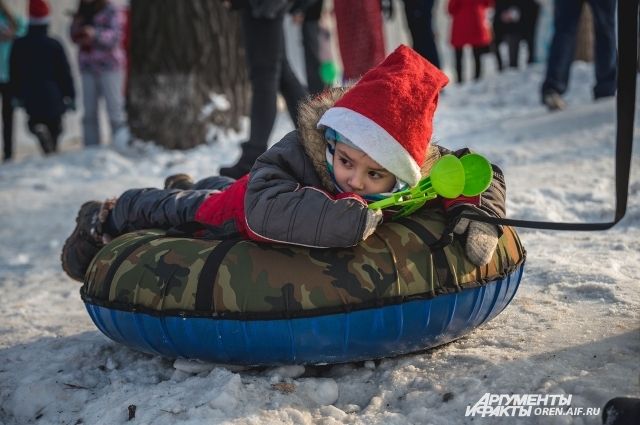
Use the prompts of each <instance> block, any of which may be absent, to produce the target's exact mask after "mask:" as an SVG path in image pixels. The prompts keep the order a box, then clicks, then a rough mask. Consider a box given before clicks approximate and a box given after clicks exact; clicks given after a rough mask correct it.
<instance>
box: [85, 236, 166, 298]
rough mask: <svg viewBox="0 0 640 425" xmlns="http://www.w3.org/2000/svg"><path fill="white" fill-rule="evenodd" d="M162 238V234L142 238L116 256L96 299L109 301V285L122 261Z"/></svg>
mask: <svg viewBox="0 0 640 425" xmlns="http://www.w3.org/2000/svg"><path fill="white" fill-rule="evenodd" d="M164 237H165V236H164V234H162V235H147V236H144V237H142V238H140V239H139V240H137V241H136V242H135V243H133V244H131V245H129V246H128V247H127V248H126V249H125V250H124V251H122V252H121V253H120V254H118V256H117V257H116V259H115V260H114V261H113V263H111V265H110V266H109V268H108V269H107V274H106V276H105V278H104V280H103V281H102V288H101V290H100V293H98V294H97V297H98V299H101V300H108V299H109V294H110V293H111V285H112V283H113V277H114V276H115V275H116V272H117V271H118V269H119V268H120V266H121V265H122V263H124V261H125V260H126V259H128V258H129V256H130V255H131V254H133V252H134V251H135V250H136V249H138V248H140V247H141V246H142V245H145V244H146V243H149V242H151V241H153V240H156V239H162V238H164Z"/></svg>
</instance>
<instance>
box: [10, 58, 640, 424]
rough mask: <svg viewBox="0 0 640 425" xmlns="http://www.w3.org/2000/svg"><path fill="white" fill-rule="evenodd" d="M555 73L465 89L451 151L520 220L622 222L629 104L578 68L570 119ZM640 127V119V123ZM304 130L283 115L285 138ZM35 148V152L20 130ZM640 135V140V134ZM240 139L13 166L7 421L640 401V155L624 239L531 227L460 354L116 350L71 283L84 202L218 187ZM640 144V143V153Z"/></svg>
mask: <svg viewBox="0 0 640 425" xmlns="http://www.w3.org/2000/svg"><path fill="white" fill-rule="evenodd" d="M542 71H543V69H542V67H541V66H536V67H534V68H533V69H529V70H527V71H525V72H520V73H516V72H513V71H512V72H509V73H506V74H504V75H502V76H500V77H498V76H494V77H490V78H488V79H486V80H484V81H482V82H480V83H475V84H467V85H465V86H451V87H449V88H447V89H446V91H445V94H444V96H443V97H442V99H441V106H440V109H439V112H438V114H437V116H436V125H435V128H436V132H435V137H436V139H437V140H438V141H439V142H440V143H441V144H443V145H445V146H448V147H452V148H455V147H460V146H464V145H468V146H471V147H473V148H475V149H476V150H478V151H480V152H482V153H484V154H486V155H487V156H488V157H490V158H491V159H493V160H494V162H496V163H498V164H499V165H501V166H502V167H503V168H504V170H505V173H506V178H507V184H508V188H509V193H508V213H509V215H510V216H511V217H514V218H524V219H535V220H556V221H605V220H609V219H610V218H611V217H612V214H613V195H612V190H613V151H614V150H613V148H614V135H615V124H614V109H615V104H614V102H613V100H607V101H603V102H597V103H593V102H592V101H591V99H590V89H589V87H590V85H591V84H592V75H593V71H592V68H591V67H590V66H586V65H584V64H582V65H580V64H578V66H576V67H574V73H573V78H572V87H571V92H570V95H569V96H568V102H569V109H568V110H567V111H565V112H560V113H555V114H549V113H547V112H546V110H544V109H543V108H542V107H541V106H540V105H539V102H538V87H539V84H540V80H541V78H542ZM636 121H637V118H636ZM290 128H291V123H290V122H289V121H288V120H287V118H285V117H284V116H281V117H279V121H278V123H277V128H276V130H275V132H274V137H273V138H274V139H276V138H277V137H279V136H281V135H282V134H284V133H285V132H286V131H288V130H289V129H290ZM18 138H19V141H18V143H19V146H20V147H24V146H25V145H28V144H30V143H33V142H32V141H31V140H27V139H26V136H25V135H24V133H20V134H19V137H18ZM636 139H637V137H636ZM239 140H241V135H234V134H230V135H227V136H225V137H222V138H221V140H220V141H219V142H218V143H217V144H214V145H210V146H202V147H199V148H197V149H194V150H192V151H189V152H166V151H162V150H160V149H158V148H152V147H138V148H136V149H132V150H131V151H130V152H127V153H126V154H125V155H122V154H120V153H117V152H115V151H113V150H110V149H109V148H101V149H93V150H85V151H81V150H78V149H76V148H74V147H73V146H72V145H69V146H66V147H64V151H63V153H61V154H59V155H57V156H54V157H50V158H40V157H39V156H38V155H32V156H29V155H25V156H23V157H22V158H21V160H20V161H18V162H17V163H14V164H8V165H1V166H0V221H1V223H2V226H0V240H1V241H3V242H2V243H0V294H2V295H1V299H2V302H1V303H0V424H6V425H13V424H25V423H38V424H81V423H84V424H119V423H125V422H127V420H128V412H129V410H128V406H130V405H135V406H136V408H137V409H136V411H135V421H132V422H131V423H139V424H154V425H157V424H176V423H179V424H203V423H207V424H217V423H228V424H257V423H285V424H312V423H313V424H315V423H318V424H339V423H353V424H381V425H382V424H384V425H387V424H407V423H414V424H427V423H431V424H453V423H527V424H528V423H544V424H547V423H552V424H571V423H575V424H596V423H599V421H600V418H599V417H598V416H593V415H592V416H584V415H581V416H542V415H538V416H535V415H534V416H532V417H530V418H509V419H502V420H499V419H495V418H484V419H483V418H480V417H478V416H476V417H475V418H472V417H465V411H466V408H467V406H473V405H474V404H475V403H476V402H477V401H478V400H479V399H480V398H481V397H482V396H483V395H484V394H485V393H492V394H516V395H519V394H540V395H541V396H544V395H555V394H565V395H572V401H571V405H572V407H582V408H585V409H586V408H590V407H593V408H599V407H602V406H603V405H604V403H605V402H606V401H607V400H608V399H610V398H612V397H614V396H621V395H633V396H639V395H640V382H639V367H638V364H639V363H638V358H639V355H640V332H639V328H640V320H639V311H640V310H639V306H640V295H639V291H638V282H637V281H638V278H639V277H640V228H639V224H640V201H639V199H640V198H639V197H638V195H639V192H640V174H639V172H640V168H639V165H640V160H639V159H640V157H639V155H638V152H637V151H638V149H637V143H636V152H635V153H634V157H633V165H632V177H631V186H630V189H629V192H630V200H629V210H628V212H627V216H626V218H625V219H624V220H623V222H622V223H620V224H618V225H617V226H616V227H615V228H614V229H613V230H610V231H607V232H591V233H578V232H563V233H561V232H551V231H532V230H521V231H520V235H521V237H522V239H523V242H524V244H525V247H526V248H527V250H528V262H527V267H526V271H525V275H524V277H523V281H522V284H521V289H520V290H519V292H518V294H517V295H516V297H515V299H514V300H513V302H512V303H511V305H510V306H508V307H507V309H506V310H505V311H504V312H503V313H502V314H501V315H499V316H498V317H497V318H496V319H495V320H493V321H492V322H490V323H488V324H487V325H486V326H484V327H482V328H480V329H477V330H476V331H474V332H472V333H471V334H469V335H468V336H466V337H464V338H462V339H460V340H458V341H456V342H453V343H450V344H448V345H446V346H443V347H440V348H436V349H432V350H428V351H424V352H420V353H415V354H412V355H407V356H402V357H398V358H390V359H384V360H381V361H376V362H366V363H364V364H363V363H358V364H345V365H338V366H323V367H302V366H295V367H284V368H278V369H249V370H238V369H234V368H232V367H223V366H216V365H212V364H201V363H196V362H188V361H184V360H179V361H174V360H171V359H164V358H160V357H154V356H151V355H147V354H143V353H138V352H135V351H132V350H130V349H128V348H125V347H123V346H121V345H118V344H116V343H114V342H112V341H110V340H108V339H107V338H106V337H104V336H103V335H102V334H101V333H100V332H99V331H98V330H97V329H96V328H95V327H94V326H93V324H92V322H91V320H90V319H89V317H88V315H87V314H86V312H85V310H84V307H83V305H82V302H81V300H80V297H79V294H78V289H79V285H78V284H77V283H76V282H74V281H71V280H70V279H69V278H67V277H66V276H65V274H64V273H63V272H62V270H61V268H60V264H59V253H60V249H61V246H62V243H63V242H64V239H65V238H66V237H67V235H68V234H69V233H70V232H71V230H72V228H73V225H74V223H73V220H74V217H75V214H76V211H77V208H78V207H79V205H80V204H81V203H82V202H84V201H85V200H87V199H91V198H95V199H103V198H106V197H108V196H113V195H117V194H119V193H120V192H122V191H123V190H125V189H127V188H130V187H141V186H159V185H161V184H162V181H163V179H164V177H166V176H167V175H169V174H173V173H176V172H189V173H191V174H193V175H194V176H196V177H203V176H206V175H209V174H213V173H216V171H217V170H218V167H219V166H220V165H224V164H227V163H230V162H233V160H234V159H235V157H236V156H237V155H238V153H239V152H238V149H237V143H238V142H239ZM636 142H637V140H636Z"/></svg>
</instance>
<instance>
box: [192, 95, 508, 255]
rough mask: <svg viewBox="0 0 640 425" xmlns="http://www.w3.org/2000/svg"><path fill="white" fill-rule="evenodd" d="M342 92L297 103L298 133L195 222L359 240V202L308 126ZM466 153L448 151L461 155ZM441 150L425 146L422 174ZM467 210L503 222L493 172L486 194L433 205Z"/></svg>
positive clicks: (500, 182) (269, 237) (311, 242)
mask: <svg viewBox="0 0 640 425" xmlns="http://www.w3.org/2000/svg"><path fill="white" fill-rule="evenodd" d="M343 93H344V91H343V90H342V89H334V90H333V91H331V92H325V95H323V96H319V97H316V98H313V99H311V100H309V101H307V102H305V103H303V104H302V105H301V108H300V114H299V130H297V131H293V132H291V133H289V134H288V135H286V136H285V137H284V138H283V139H282V140H281V141H280V142H278V143H277V144H275V145H274V146H273V147H271V148H270V149H269V150H267V151H266V152H265V153H264V154H263V155H261V156H260V157H259V158H258V160H257V161H256V163H255V165H254V166H253V169H252V170H251V172H250V174H249V175H248V176H245V177H243V178H242V179H240V180H238V181H237V182H236V183H234V184H233V185H231V186H230V187H228V188H227V189H225V190H224V191H223V192H221V193H215V194H213V195H211V196H209V197H208V198H207V199H205V200H204V201H203V202H202V203H201V205H200V206H199V208H198V210H197V212H196V214H195V219H196V220H197V221H199V222H201V223H205V224H208V225H211V226H214V227H216V228H220V229H222V228H223V229H227V231H228V230H229V229H234V230H235V231H237V232H239V233H240V234H241V235H242V236H244V237H248V238H251V239H254V240H258V241H269V242H283V243H289V244H296V245H304V246H312V247H347V246H353V245H356V244H358V243H359V242H361V241H362V240H363V239H364V231H365V228H366V226H367V217H368V215H367V204H366V202H365V201H364V200H363V199H362V198H360V197H359V196H358V195H355V194H352V193H346V194H340V195H338V196H335V195H334V194H335V193H338V191H337V190H336V187H335V183H334V182H333V179H332V178H331V176H330V175H329V172H328V171H327V167H326V153H325V150H326V142H325V140H324V136H323V132H322V131H320V130H318V129H317V128H316V124H317V122H318V120H319V119H320V117H321V116H322V114H323V113H324V112H325V111H326V110H327V109H328V108H330V107H331V106H332V105H333V104H334V103H335V102H336V101H337V99H338V98H339V97H340V96H341V95H342V94H343ZM466 152H468V151H466V150H462V151H459V152H456V154H457V155H463V154H465V153H466ZM446 153H449V151H448V150H446V149H444V148H440V147H437V146H435V145H432V146H431V147H430V150H429V154H428V155H427V158H428V159H427V161H426V162H425V164H424V165H423V167H422V173H423V175H425V176H426V175H428V174H429V171H430V169H431V166H432V165H433V163H434V162H435V161H436V160H437V159H438V158H439V157H440V156H441V155H443V154H446ZM461 204H462V205H467V206H470V207H472V208H474V209H476V210H477V211H480V212H481V213H484V214H488V215H493V216H497V217H504V214H505V184H504V177H503V175H502V172H501V171H500V170H499V168H497V167H494V179H493V182H492V184H491V187H490V188H489V190H487V191H486V192H485V193H483V194H482V196H480V197H475V198H460V199H457V200H453V201H448V202H446V203H442V202H440V201H437V202H433V203H432V204H431V205H432V206H435V207H444V208H445V209H453V208H455V207H459V206H460V205H461Z"/></svg>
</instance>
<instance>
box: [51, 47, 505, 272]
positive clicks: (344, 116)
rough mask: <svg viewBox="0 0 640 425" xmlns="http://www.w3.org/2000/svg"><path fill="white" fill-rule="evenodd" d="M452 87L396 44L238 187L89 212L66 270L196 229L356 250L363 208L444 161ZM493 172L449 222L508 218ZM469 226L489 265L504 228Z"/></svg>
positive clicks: (143, 192)
mask: <svg viewBox="0 0 640 425" xmlns="http://www.w3.org/2000/svg"><path fill="white" fill-rule="evenodd" d="M447 82H448V79H447V77H446V76H445V75H444V74H443V73H442V72H441V71H440V70H439V69H438V68H436V67H435V66H433V65H432V64H431V63H429V62H428V61H427V60H426V59H424V58H423V57H422V56H420V55H419V54H417V53H416V52H415V51H413V50H412V49H410V48H408V47H406V46H400V47H399V48H398V49H397V50H396V51H394V52H393V53H392V54H390V55H389V56H388V57H387V58H386V59H385V60H384V61H383V62H382V63H381V64H379V65H378V66H377V67H375V68H373V69H372V70H370V71H369V72H367V73H366V74H365V75H364V76H363V77H362V79H361V80H360V81H359V82H358V83H357V84H356V85H355V86H353V87H351V88H347V89H344V88H340V89H333V90H327V91H325V92H323V93H322V94H321V95H319V96H316V97H313V98H310V99H308V100H307V101H306V102H305V103H303V104H302V106H301V109H300V119H299V130H296V131H293V132H291V133H289V134H288V135H286V136H285V137H284V138H283V139H282V140H281V141H280V142H278V143H277V144H275V145H274V146H273V147H271V148H270V149H269V150H267V151H266V152H265V153H264V154H263V155H261V156H260V157H259V158H258V160H257V161H256V163H255V164H254V166H253V168H252V170H251V172H250V173H249V174H247V175H245V176H244V177H242V178H240V179H239V180H237V181H233V180H232V179H229V178H225V177H222V178H221V177H211V178H208V179H205V180H203V181H200V182H198V183H196V184H195V185H194V184H193V183H192V181H191V180H190V179H189V178H188V176H186V175H184V174H182V175H177V176H173V177H169V178H168V179H167V181H166V182H165V189H132V190H128V191H126V192H125V193H124V194H122V196H120V198H118V199H117V200H110V201H106V202H103V203H101V202H97V201H92V202H87V203H85V204H84V205H83V206H82V207H81V208H80V212H79V213H78V217H77V219H76V222H77V226H76V228H75V230H74V231H73V233H72V234H71V236H70V237H69V239H68V240H67V241H66V243H65V245H64V248H63V252H62V266H63V269H64V270H65V271H66V272H67V274H69V276H71V277H72V278H74V279H76V280H80V281H82V280H83V278H84V274H85V272H86V270H87V268H88V265H89V263H90V261H91V259H92V258H93V256H94V255H95V254H96V253H97V252H98V250H99V249H100V248H101V246H102V245H103V244H104V243H105V242H107V241H108V240H109V239H110V238H111V237H115V236H118V235H121V234H123V233H127V232H131V231H134V230H138V229H145V228H165V229H166V228H171V227H175V226H182V225H184V224H186V223H190V222H197V223H201V224H204V225H206V226H207V228H208V233H209V235H210V236H211V237H214V238H216V239H224V238H230V237H238V236H241V237H244V238H248V239H251V240H254V241H258V242H270V243H287V244H294V245H303V246H309V247H317V248H329V247H349V246H353V245H356V244H358V243H360V242H361V241H363V240H365V239H366V238H367V237H369V236H370V235H371V234H372V233H373V232H374V231H375V230H376V227H377V226H378V224H380V222H381V221H382V219H383V215H382V213H381V212H380V211H374V210H371V209H369V208H368V207H367V202H368V201H369V200H377V199H379V198H380V197H384V196H389V195H390V194H391V193H392V192H395V191H398V190H403V189H405V188H407V187H409V186H414V185H416V184H417V183H418V182H419V180H420V179H421V178H422V177H423V176H425V175H428V173H429V170H430V167H431V165H432V164H433V163H434V162H435V161H436V160H437V159H438V158H439V157H440V155H442V154H443V153H446V152H448V151H445V150H444V149H442V148H438V147H437V146H435V145H433V144H430V139H431V135H432V124H433V115H434V113H435V110H436V106H437V103H438V96H439V93H440V90H441V89H442V87H444V86H445V85H446V84H447ZM494 174H495V176H494V182H493V183H492V186H491V187H490V188H489V190H488V191H487V192H485V193H484V194H483V195H482V199H480V197H476V198H474V199H466V198H460V199H457V200H453V201H451V202H449V203H447V205H446V208H447V209H448V211H449V212H450V214H451V217H452V225H453V224H456V222H457V221H456V219H455V217H454V216H457V212H459V211H461V210H462V209H464V208H466V207H468V208H475V209H477V210H478V211H481V212H484V213H485V214H490V215H494V216H503V215H504V211H505V208H504V193H505V192H504V190H505V189H504V179H503V177H502V174H501V173H500V172H499V170H497V169H496V172H495V173H494ZM178 187H180V189H178ZM181 189H185V190H181ZM438 205H440V204H438ZM462 227H465V226H463V225H462V226H459V229H461V228H462ZM466 227H468V230H467V229H462V230H460V231H461V232H462V231H466V232H467V233H468V235H467V242H466V244H467V245H466V246H467V254H468V255H469V258H470V259H471V260H472V261H474V262H475V263H476V264H486V263H487V262H488V261H489V259H490V258H491V255H493V251H494V250H495V247H496V244H497V241H498V239H497V238H498V234H499V229H498V228H497V227H495V226H492V225H487V224H484V223H478V222H473V223H471V224H470V225H468V226H466ZM452 228H453V227H452Z"/></svg>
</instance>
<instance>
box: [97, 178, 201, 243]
mask: <svg viewBox="0 0 640 425" xmlns="http://www.w3.org/2000/svg"><path fill="white" fill-rule="evenodd" d="M211 193H212V190H179V189H170V190H165V189H151V188H148V189H130V190H127V191H126V192H124V193H123V194H122V196H120V198H118V199H117V201H116V202H115V205H114V206H113V209H111V211H110V212H109V214H108V216H107V217H106V218H104V224H103V229H102V231H103V233H106V234H108V235H109V236H111V237H115V236H118V235H121V234H124V233H128V232H132V231H135V230H142V229H152V228H156V229H158V228H160V229H170V228H172V227H175V226H179V225H182V224H185V223H188V222H192V221H194V218H195V214H196V211H197V210H198V207H199V206H200V204H201V203H202V201H203V200H205V199H206V198H207V197H208V196H209V195H210V194H211Z"/></svg>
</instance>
